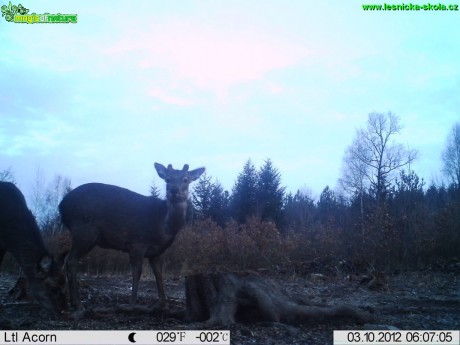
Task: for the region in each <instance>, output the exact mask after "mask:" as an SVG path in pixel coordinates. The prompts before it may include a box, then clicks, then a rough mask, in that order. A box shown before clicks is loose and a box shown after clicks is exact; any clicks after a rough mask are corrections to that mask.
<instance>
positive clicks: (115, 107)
mask: <svg viewBox="0 0 460 345" xmlns="http://www.w3.org/2000/svg"><path fill="white" fill-rule="evenodd" d="M7 3H8V2H7V1H5V0H0V5H3V4H7ZM21 3H22V4H23V5H24V6H25V7H27V8H28V9H30V13H32V12H36V13H46V12H48V13H76V14H78V23H77V24H31V25H28V24H15V23H9V22H6V21H5V20H4V18H0V170H3V169H7V168H9V167H11V169H12V170H13V172H14V174H15V177H16V180H17V182H18V184H19V187H20V188H21V189H22V190H23V192H24V193H25V194H26V195H27V194H29V193H30V191H31V188H32V185H33V183H34V178H35V174H36V170H37V168H38V167H40V169H41V170H42V172H43V175H44V177H45V178H46V181H51V180H52V178H53V176H54V175H56V174H60V175H63V176H65V177H68V178H70V179H71V181H72V186H73V187H76V186H78V185H80V184H83V183H87V182H95V181H97V182H104V183H110V184H116V185H119V186H123V187H126V188H129V189H132V190H134V191H136V192H139V193H142V194H147V193H148V192H149V187H150V185H151V184H152V182H153V181H154V180H155V183H156V184H157V185H158V186H160V187H161V188H162V189H163V183H162V181H161V180H160V179H159V178H158V177H157V176H156V173H155V170H154V168H153V163H154V162H160V163H163V164H165V165H166V164H169V163H172V164H173V166H175V167H180V168H181V167H182V166H183V164H184V163H188V164H189V165H190V168H191V169H192V168H196V167H199V166H205V167H206V168H207V172H208V175H211V176H212V177H214V178H217V179H218V180H219V181H220V182H221V183H222V184H223V186H224V188H226V189H229V190H231V188H232V186H233V184H234V181H235V179H236V177H237V175H238V173H239V172H241V170H242V168H243V165H244V163H245V162H246V161H247V160H248V159H249V158H251V160H252V161H253V163H254V164H255V166H256V167H259V166H261V165H262V164H263V162H264V160H265V159H267V158H270V159H271V160H272V162H273V164H274V165H275V167H277V168H278V169H279V171H280V172H281V174H282V181H283V184H284V185H285V186H287V189H288V191H293V192H295V191H296V190H297V189H298V188H305V187H306V188H309V189H310V190H311V191H312V192H313V195H314V196H318V195H319V194H320V193H321V191H322V190H323V188H324V187H325V186H326V185H329V186H330V187H331V188H334V187H335V186H336V184H337V179H338V178H339V177H340V169H341V164H342V158H343V155H344V151H345V149H346V147H347V146H349V145H350V144H351V142H352V140H353V137H354V135H355V131H356V129H357V128H360V127H363V126H365V124H366V120H367V116H368V114H369V113H370V112H374V111H377V112H388V111H392V112H394V113H395V114H396V115H398V116H399V117H400V119H401V124H402V125H403V130H402V133H401V135H400V136H399V138H398V140H399V142H401V143H402V144H404V145H407V146H408V147H410V148H414V149H418V150H419V153H420V155H419V157H420V158H419V159H418V161H417V162H416V164H414V165H413V166H412V168H413V169H414V170H415V171H416V172H417V174H418V175H419V176H420V177H423V178H424V179H425V180H426V181H427V183H430V181H431V180H432V179H435V180H440V179H441V177H442V175H441V168H442V162H441V152H442V150H443V148H444V146H445V142H446V137H447V135H448V132H449V130H450V128H451V127H452V125H453V124H454V123H455V122H457V121H460V65H459V61H460V45H459V43H458V42H459V40H458V38H459V37H460V12H436V11H427V12H424V11H420V12H401V11H400V12H366V11H363V9H362V6H361V4H362V3H363V1H355V0H353V1H343V0H341V1H306V0H299V1H295V0H291V1H281V0H279V1H267V0H261V1H256V0H254V1H248V0H244V1H238V0H231V1H203V0H199V1H188V0H182V1H165V0H161V1H160V0H158V1H135V2H129V1H92V2H82V1H64V0H62V1H55V0H53V1H35V0H34V1H28V2H26V1H24V2H22V0H21ZM13 4H15V3H13ZM421 4H422V3H421Z"/></svg>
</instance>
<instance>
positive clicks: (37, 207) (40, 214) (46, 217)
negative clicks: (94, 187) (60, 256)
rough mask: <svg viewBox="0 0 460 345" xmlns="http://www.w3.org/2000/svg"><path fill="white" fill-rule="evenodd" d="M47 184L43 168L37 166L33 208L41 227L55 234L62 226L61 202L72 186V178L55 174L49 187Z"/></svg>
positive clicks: (32, 193)
mask: <svg viewBox="0 0 460 345" xmlns="http://www.w3.org/2000/svg"><path fill="white" fill-rule="evenodd" d="M46 184H47V183H46V181H45V176H44V172H43V170H42V169H41V168H40V167H37V170H36V172H35V181H34V184H33V185H32V190H31V209H32V212H33V214H34V215H35V217H36V218H37V223H38V225H39V227H40V229H41V230H42V231H49V232H50V233H51V234H54V233H55V232H56V231H57V230H58V229H59V228H60V223H59V221H58V220H59V212H58V205H59V202H60V201H61V199H62V198H63V197H64V196H65V195H66V194H67V193H68V192H69V191H70V190H71V189H72V188H71V182H70V179H69V178H66V177H63V176H61V175H55V176H54V179H53V181H51V182H50V183H48V186H47V187H45V186H46Z"/></svg>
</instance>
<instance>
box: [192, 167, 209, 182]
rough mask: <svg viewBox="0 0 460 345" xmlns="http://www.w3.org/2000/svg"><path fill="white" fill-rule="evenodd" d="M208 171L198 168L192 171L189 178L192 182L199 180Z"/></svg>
mask: <svg viewBox="0 0 460 345" xmlns="http://www.w3.org/2000/svg"><path fill="white" fill-rule="evenodd" d="M205 170H206V169H205V168H198V169H195V170H192V171H189V173H188V176H189V177H190V179H191V180H192V181H195V180H198V178H199V177H200V176H201V174H203V173H204V171H205Z"/></svg>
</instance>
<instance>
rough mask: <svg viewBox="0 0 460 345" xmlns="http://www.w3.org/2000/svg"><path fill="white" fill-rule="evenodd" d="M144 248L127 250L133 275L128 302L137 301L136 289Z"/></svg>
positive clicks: (140, 272) (133, 302) (139, 277)
mask: <svg viewBox="0 0 460 345" xmlns="http://www.w3.org/2000/svg"><path fill="white" fill-rule="evenodd" d="M144 253H145V249H143V248H133V249H131V251H130V252H129V262H130V263H131V273H132V276H133V289H132V291H131V299H130V301H129V303H130V304H131V305H133V304H135V303H136V301H137V290H138V289H139V280H140V279H141V274H142V261H143V260H144Z"/></svg>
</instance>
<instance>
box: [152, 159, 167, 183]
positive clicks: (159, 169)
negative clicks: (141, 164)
mask: <svg viewBox="0 0 460 345" xmlns="http://www.w3.org/2000/svg"><path fill="white" fill-rule="evenodd" d="M154 165H155V170H156V171H157V174H158V176H160V177H161V178H162V179H163V180H164V179H166V176H167V173H166V171H167V169H166V168H165V166H164V165H162V164H160V163H155V164H154Z"/></svg>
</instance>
